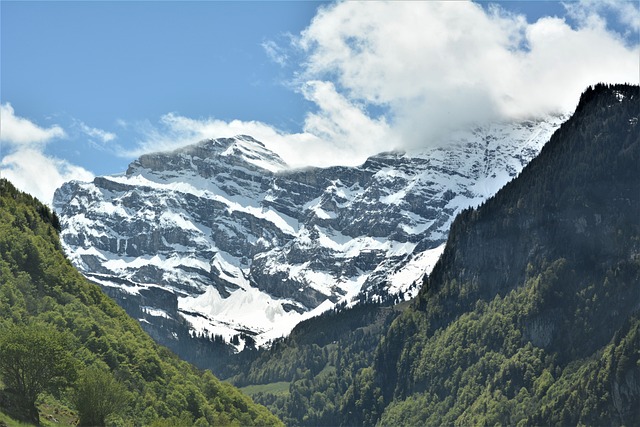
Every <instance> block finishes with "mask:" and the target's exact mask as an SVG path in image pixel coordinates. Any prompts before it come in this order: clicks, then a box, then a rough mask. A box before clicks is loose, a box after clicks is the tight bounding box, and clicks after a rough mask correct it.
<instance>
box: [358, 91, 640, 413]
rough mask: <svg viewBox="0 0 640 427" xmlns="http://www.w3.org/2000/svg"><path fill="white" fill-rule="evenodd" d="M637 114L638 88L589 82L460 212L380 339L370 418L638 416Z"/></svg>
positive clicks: (639, 159) (639, 153)
mask: <svg viewBox="0 0 640 427" xmlns="http://www.w3.org/2000/svg"><path fill="white" fill-rule="evenodd" d="M639 110H640V94H639V90H638V87H637V86H628V85H616V86H606V85H597V86H596V87H595V88H589V89H588V90H587V91H586V92H585V93H584V94H583V95H582V97H581V99H580V102H579V105H578V107H577V109H576V112H575V114H574V115H573V117H572V118H571V119H569V120H568V121H567V122H566V123H565V124H563V125H562V126H561V128H560V129H559V130H558V131H557V132H556V133H555V134H554V135H553V137H552V138H551V140H550V141H549V143H547V145H546V146H545V147H544V149H543V150H542V152H541V154H540V155H539V156H538V157H537V158H536V159H534V161H532V162H531V163H530V164H529V165H528V166H527V167H526V168H525V169H524V171H523V172H522V174H521V175H520V176H519V177H518V178H517V179H515V180H514V181H512V182H511V183H510V184H508V185H507V186H506V187H505V188H503V189H502V190H501V191H500V192H499V193H498V194H497V195H496V196H495V197H493V198H492V199H490V200H489V201H487V202H486V203H485V204H484V206H481V207H479V208H478V209H470V210H467V211H465V212H464V213H463V214H461V215H460V216H459V217H458V218H457V219H456V221H455V222H454V224H453V226H452V229H451V232H450V236H449V240H448V243H447V246H446V249H445V251H444V253H443V256H442V258H441V259H440V261H439V263H438V265H436V267H435V269H434V271H433V272H432V274H431V276H430V277H429V278H428V279H427V280H426V281H425V283H424V285H423V288H422V289H421V292H420V294H419V296H418V298H417V300H416V301H415V303H414V304H413V306H412V307H411V309H410V310H407V311H406V312H405V313H403V315H402V316H400V317H399V318H398V319H397V320H396V321H395V322H394V324H393V325H392V326H391V328H390V330H389V331H388V333H387V335H386V337H385V339H384V340H383V342H382V343H381V344H380V346H379V348H378V352H377V355H376V361H375V364H374V369H375V373H374V375H373V384H374V386H376V387H379V389H380V392H381V394H382V396H383V400H384V404H382V405H380V407H379V409H378V410H379V411H382V410H383V408H384V406H386V405H387V404H390V405H389V406H387V407H386V409H384V412H382V416H381V418H380V419H379V421H380V423H382V424H385V425H391V424H394V425H399V424H410V425H415V424H432V425H433V424H451V423H461V424H484V423H488V424H494V423H501V424H518V423H525V424H563V425H568V424H591V425H619V424H632V423H637V422H638V420H640V405H639V404H638V403H639V402H640V359H639V356H640V335H639V332H638V327H639V326H640V317H639V313H638V312H639V309H640V168H639V166H640V127H639V126H638V116H639V115H640V111H639ZM355 404H356V406H357V405H358V403H357V402H355ZM367 410H369V411H370V409H367V408H366V405H365V407H363V411H365V413H366V411H367Z"/></svg>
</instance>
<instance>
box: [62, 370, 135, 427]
mask: <svg viewBox="0 0 640 427" xmlns="http://www.w3.org/2000/svg"><path fill="white" fill-rule="evenodd" d="M129 399H130V398H129V392H128V391H127V389H126V387H125V386H124V385H123V384H121V383H119V382H118V381H117V380H116V379H115V378H114V377H113V375H112V374H111V372H109V371H107V370H106V369H101V368H98V367H96V366H93V367H89V368H87V369H85V370H84V371H83V372H82V373H81V374H80V377H79V379H78V382H77V384H76V386H75V388H74V391H73V404H74V406H75V407H76V409H77V410H78V414H79V418H80V422H79V425H81V426H104V425H105V420H106V419H107V417H108V416H109V415H112V414H120V413H121V412H122V411H123V410H124V409H125V408H126V407H127V405H128V403H129Z"/></svg>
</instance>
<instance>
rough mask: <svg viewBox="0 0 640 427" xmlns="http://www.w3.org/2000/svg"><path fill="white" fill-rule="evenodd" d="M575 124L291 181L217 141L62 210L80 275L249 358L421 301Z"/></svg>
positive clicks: (73, 199) (455, 141)
mask: <svg viewBox="0 0 640 427" xmlns="http://www.w3.org/2000/svg"><path fill="white" fill-rule="evenodd" d="M562 121H563V118H560V117H550V118H547V119H545V120H540V121H530V122H524V123H515V124H514V123H510V124H494V125H491V126H485V127H481V128H477V129H474V130H471V131H465V132H459V133H457V134H455V135H452V136H451V139H450V140H449V141H447V143H446V144H442V145H441V146H438V147H432V148H429V149H425V150H422V151H421V152H416V153H383V154H380V155H377V156H374V157H372V158H370V159H368V160H367V161H366V162H365V163H364V164H363V165H361V166H359V167H332V168H325V169H318V168H308V169H302V170H291V169H289V168H288V167H287V166H286V164H285V163H284V162H283V161H282V160H281V159H280V158H279V157H278V156H277V155H276V154H275V153H273V152H271V151H269V150H268V149H266V148H265V146H264V145H263V144H262V143H260V142H259V141H256V140H254V139H253V138H251V137H249V136H238V137H235V138H227V139H213V140H207V141H203V142H201V143H199V144H196V145H193V146H189V147H185V148H183V149H180V150H176V151H173V152H166V153H155V154H148V155H144V156H142V157H140V158H139V159H138V160H136V161H134V162H133V163H131V165H130V166H129V168H128V170H127V172H126V173H124V174H121V175H112V176H105V177H98V178H96V179H95V180H94V181H93V182H91V183H82V182H70V183H66V184H65V185H63V186H62V187H61V188H60V189H58V191H57V192H56V194H55V199H54V206H55V209H56V210H57V212H58V214H59V216H60V218H61V223H62V227H63V231H62V234H61V237H62V241H63V244H64V247H65V249H66V251H67V253H68V255H69V257H70V258H71V260H72V262H73V263H74V264H75V265H76V266H77V267H78V268H79V269H80V270H81V271H82V272H83V273H84V274H85V275H86V276H87V277H90V278H91V279H92V280H94V281H95V282H97V283H99V284H101V285H102V286H103V287H104V288H106V289H108V291H109V293H110V294H112V295H114V296H116V297H117V298H116V299H118V300H119V301H121V303H123V305H125V306H130V307H131V306H135V305H136V304H138V306H139V307H141V308H140V309H139V310H137V311H136V313H134V315H135V316H136V317H137V318H139V319H140V320H141V322H143V326H145V327H146V328H147V329H149V328H152V327H153V325H156V327H157V325H159V324H162V325H163V326H162V327H163V328H169V329H171V326H170V323H169V326H167V321H173V322H175V324H176V325H178V324H182V325H184V324H185V321H186V322H187V324H188V328H189V329H191V331H192V333H195V334H197V335H198V336H200V335H203V334H204V336H217V337H222V339H224V340H225V341H227V342H233V343H234V345H235V346H236V348H237V349H242V348H243V347H244V345H245V342H249V343H253V342H255V343H257V344H258V345H263V344H265V343H268V341H269V340H271V339H273V338H276V337H278V336H282V335H283V334H287V333H288V331H290V330H291V328H293V326H295V325H296V324H297V323H299V322H300V321H301V320H304V319H305V318H308V317H310V316H313V315H315V314H317V313H320V312H322V311H324V310H326V309H328V308H331V307H333V306H335V305H336V304H339V303H347V304H352V303H355V302H356V301H358V300H363V299H367V300H394V299H395V300H399V299H407V298H409V297H411V296H413V295H414V294H415V293H416V292H417V288H418V282H420V279H421V277H422V276H423V275H424V273H425V272H428V271H430V269H431V267H432V266H433V264H434V263H435V261H436V260H437V258H438V257H439V254H440V252H441V250H442V247H443V244H444V242H445V241H446V238H447V233H448V229H449V226H450V224H451V221H452V219H453V218H454V216H455V215H456V214H457V213H458V212H459V211H460V210H462V209H464V208H466V207H469V206H473V205H477V204H480V203H481V202H482V201H484V200H485V199H486V198H487V197H489V196H491V195H492V194H494V193H495V191H497V190H498V189H499V188H500V187H501V186H502V185H504V184H505V183H506V182H508V181H509V180H510V179H511V178H513V177H515V176H516V175H517V174H518V173H519V172H520V170H521V169H522V168H523V167H524V166H525V165H526V164H527V163H528V161H529V160H531V158H533V157H534V156H535V155H536V154H537V153H538V152H539V151H540V149H541V148H542V146H543V145H544V143H545V142H546V141H547V140H548V139H549V137H550V135H551V134H552V133H553V131H554V130H555V129H557V128H558V126H559V125H560V123H561V122H562ZM125 300H126V301H127V302H126V303H124V301H125ZM131 301H134V303H131ZM176 328H177V326H176ZM156 332H158V331H156ZM156 335H162V336H166V337H167V338H166V340H165V342H164V344H167V345H169V346H170V347H171V346H172V344H171V342H170V341H171V339H174V340H175V339H179V336H178V335H176V334H171V333H167V331H164V333H162V334H159V333H157V334H156ZM238 336H239V337H240V338H241V339H238V338H237V337H238ZM172 337H173V338H172ZM187 337H188V335H187V336H186V337H185V339H186V338H187ZM234 337H236V338H234Z"/></svg>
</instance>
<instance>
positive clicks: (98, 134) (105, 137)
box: [77, 121, 117, 142]
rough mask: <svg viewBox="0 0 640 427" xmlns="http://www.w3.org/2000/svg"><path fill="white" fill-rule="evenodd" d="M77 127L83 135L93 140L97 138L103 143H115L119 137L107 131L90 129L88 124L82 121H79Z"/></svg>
mask: <svg viewBox="0 0 640 427" xmlns="http://www.w3.org/2000/svg"><path fill="white" fill-rule="evenodd" d="M77 125H78V127H79V128H80V130H81V131H82V132H83V133H85V134H86V135H88V136H89V137H91V138H97V139H99V140H100V141H101V142H109V141H113V140H114V139H116V137H117V135H116V134H115V133H113V132H107V131H106V130H102V129H98V128H93V127H90V126H88V125H87V124H86V123H84V122H81V121H77Z"/></svg>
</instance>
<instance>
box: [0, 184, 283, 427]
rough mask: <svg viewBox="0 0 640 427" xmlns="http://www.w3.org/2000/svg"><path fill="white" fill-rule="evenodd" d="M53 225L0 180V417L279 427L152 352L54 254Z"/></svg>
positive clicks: (232, 393) (111, 305)
mask: <svg viewBox="0 0 640 427" xmlns="http://www.w3.org/2000/svg"><path fill="white" fill-rule="evenodd" d="M56 224H57V221H56V217H55V215H54V214H52V213H51V211H49V210H48V208H46V206H44V205H42V204H41V203H39V202H38V201H37V200H35V199H33V198H32V197H31V196H28V195H25V194H24V193H21V192H19V191H18V190H16V189H15V187H13V186H12V185H11V184H10V183H9V182H8V181H6V180H0V381H1V382H0V388H1V389H2V390H1V391H0V412H2V413H4V414H7V415H9V416H11V417H12V418H13V419H19V420H23V421H27V422H30V423H33V424H38V423H39V418H40V417H39V411H38V405H39V403H41V402H42V400H43V399H45V398H46V399H48V400H50V399H53V401H54V402H55V405H57V406H59V407H60V408H61V410H62V409H65V408H66V409H69V410H70V411H71V412H72V413H73V414H75V415H74V418H75V419H76V421H78V422H79V423H80V424H81V425H104V424H109V425H155V426H163V425H166V426H179V425H184V426H191V425H230V424H235V425H280V424H281V423H280V421H279V420H278V419H277V418H276V417H274V416H273V415H272V414H271V413H270V412H269V411H268V410H266V409H265V408H264V407H262V406H260V405H256V404H255V403H253V401H252V400H251V399H250V398H248V397H247V396H245V395H243V394H242V393H240V392H239V391H238V390H237V389H236V388H234V387H232V386H231V385H229V384H226V383H222V382H220V381H219V380H218V379H217V378H215V377H214V376H213V375H212V374H211V373H210V372H208V371H206V372H201V371H198V370H197V369H195V368H194V367H193V366H191V365H189V364H187V363H186V362H183V361H180V360H179V359H178V358H177V357H176V356H175V355H173V354H172V353H170V352H169V351H168V350H166V349H165V348H162V347H159V346H158V345H156V344H155V343H154V342H153V341H152V340H151V338H149V336H147V335H146V334H145V333H144V332H143V331H142V330H141V329H140V326H139V325H138V324H137V322H136V321H134V320H133V319H131V318H130V317H128V316H127V315H126V314H125V312H124V310H122V309H121V308H120V307H118V306H117V304H116V303H115V302H113V301H112V300H111V299H109V298H108V297H107V296H106V295H105V294H104V293H103V292H102V291H101V290H100V289H99V288H98V287H97V286H95V285H92V284H89V283H88V282H87V281H86V280H85V279H84V278H83V277H82V276H81V275H80V274H79V273H78V272H77V271H76V270H75V269H74V268H73V267H72V266H71V264H70V262H69V261H68V260H67V259H66V258H65V256H64V255H63V253H62V252H61V250H60V244H59V241H58V236H57V233H56V228H55V227H56Z"/></svg>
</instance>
